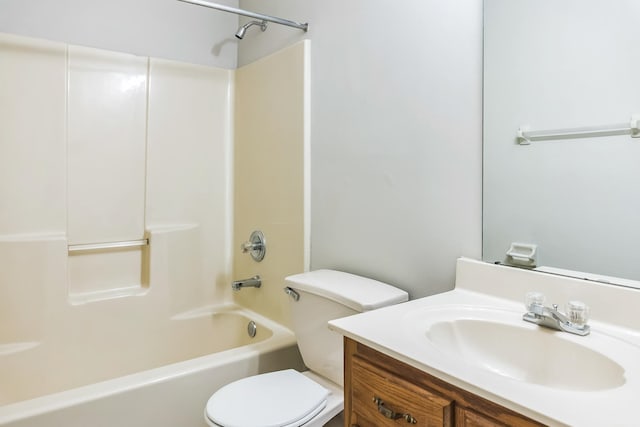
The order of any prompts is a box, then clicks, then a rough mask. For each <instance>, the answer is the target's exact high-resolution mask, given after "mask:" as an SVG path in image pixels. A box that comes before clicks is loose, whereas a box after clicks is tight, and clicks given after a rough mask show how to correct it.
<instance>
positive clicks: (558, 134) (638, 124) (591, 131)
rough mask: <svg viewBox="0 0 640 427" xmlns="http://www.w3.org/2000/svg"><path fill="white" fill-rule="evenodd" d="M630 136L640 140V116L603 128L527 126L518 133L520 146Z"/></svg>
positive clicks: (522, 127)
mask: <svg viewBox="0 0 640 427" xmlns="http://www.w3.org/2000/svg"><path fill="white" fill-rule="evenodd" d="M612 135H630V136H631V137H632V138H640V114H634V115H632V116H631V121H630V122H628V123H619V124H615V125H603V126H585V127H579V128H569V129H555V130H538V131H530V130H528V129H527V127H526V126H521V127H520V128H519V129H518V132H517V133H516V137H517V140H518V144H520V145H529V144H531V142H533V141H541V140H553V139H570V138H589V137H596V136H612Z"/></svg>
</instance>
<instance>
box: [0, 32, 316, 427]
mask: <svg viewBox="0 0 640 427" xmlns="http://www.w3.org/2000/svg"><path fill="white" fill-rule="evenodd" d="M279 55H284V56H279ZM279 57H281V58H282V60H279V59H278V58H279ZM274 58H275V59H274ZM0 61H1V62H2V64H3V65H2V67H0V82H2V83H3V84H2V85H1V86H0V95H1V96H0V204H1V206H2V208H1V209H0V266H1V268H0V377H2V378H3V379H7V381H8V382H6V381H3V386H2V388H1V389H0V410H2V409H3V408H4V409H5V412H6V409H7V408H9V407H11V406H15V405H16V404H20V405H24V404H26V402H28V401H29V399H43V398H47V399H48V398H49V397H48V396H53V395H56V394H57V393H61V392H62V393H63V394H64V391H65V390H70V389H74V388H76V387H81V386H91V385H92V384H102V383H103V382H104V381H106V383H105V384H107V383H109V381H113V379H114V378H117V377H120V376H123V375H125V376H129V375H136V373H141V372H146V371H147V370H149V369H160V368H161V367H163V366H173V365H174V364H178V365H176V366H180V363H183V361H185V360H188V359H192V358H201V357H204V356H206V355H208V354H210V353H215V352H217V351H224V352H226V351H227V350H228V349H231V348H234V347H238V346H240V347H242V346H246V345H250V344H248V343H247V342H246V340H244V338H241V337H237V338H229V337H228V333H226V332H225V334H222V332H221V331H222V330H223V329H226V328H225V327H224V321H223V320H220V319H222V318H223V317H224V318H226V319H227V320H228V316H226V317H225V316H222V317H221V316H217V317H216V316H214V313H218V312H220V310H222V311H223V312H228V311H229V310H232V311H233V310H241V311H242V309H236V308H234V307H235V306H234V304H233V300H234V298H235V299H238V300H239V301H240V302H241V303H243V304H244V305H245V306H248V308H249V309H250V310H251V309H253V310H254V311H255V312H258V313H254V314H255V316H260V315H261V314H260V313H263V314H266V315H267V316H268V317H271V318H273V319H275V320H276V321H278V322H281V323H285V324H286V323H287V318H286V315H285V314H284V313H283V312H282V310H281V307H283V306H284V305H285V304H286V295H284V293H282V291H281V287H280V286H278V285H279V283H281V282H282V278H284V276H286V275H288V274H292V273H297V272H300V271H303V270H304V269H305V265H306V263H307V262H308V250H307V249H305V248H307V247H308V237H306V236H307V234H306V232H305V230H306V229H307V228H308V225H305V224H306V223H305V219H306V214H307V213H308V209H307V207H306V206H307V204H308V200H306V199H305V196H304V195H303V194H302V193H300V194H297V193H296V192H303V191H304V190H305V188H307V186H308V176H307V174H308V171H307V168H306V167H305V165H306V162H307V161H308V159H307V157H306V156H308V148H307V147H308V138H306V135H308V130H307V129H306V126H307V123H308V122H304V123H299V122H298V120H304V119H305V118H306V103H307V102H308V100H307V98H306V97H308V90H307V88H308V87H307V85H308V78H307V77H308V76H306V71H305V70H306V69H307V62H308V44H307V42H305V43H299V44H298V45H295V46H294V47H292V48H289V49H285V50H284V51H283V52H282V53H277V54H274V55H272V56H271V57H269V58H266V59H265V60H261V61H258V62H257V63H256V65H253V67H254V68H255V70H254V71H251V70H250V71H248V72H245V73H244V77H241V79H244V80H246V81H247V83H246V84H247V85H250V84H251V82H252V81H253V83H255V79H256V78H257V79H260V77H259V76H264V75H271V76H274V75H280V76H281V77H280V80H279V81H276V82H273V81H271V80H269V81H268V82H266V83H265V85H264V86H265V89H264V93H265V94H269V93H270V90H269V87H271V84H272V83H273V87H275V88H277V89H278V90H279V93H281V95H282V96H281V97H279V99H278V100H277V102H279V103H281V104H282V105H279V106H280V107H283V108H282V109H283V111H285V112H291V111H297V110H300V111H301V112H302V113H301V114H300V115H299V117H293V118H292V117H288V116H286V115H284V114H282V115H280V116H278V115H277V114H273V113H271V114H269V120H276V121H278V120H279V121H280V122H276V123H271V126H272V127H273V129H274V131H273V132H270V133H271V135H270V136H269V137H268V138H267V140H266V141H261V142H259V143H260V144H269V143H270V140H269V138H274V139H276V140H279V141H280V142H279V143H278V145H276V151H275V152H274V153H273V154H272V157H273V159H271V158H263V161H264V162H265V163H266V164H269V167H271V168H273V170H284V171H287V170H291V171H293V172H292V173H293V174H294V175H291V174H289V175H287V173H283V174H281V176H279V177H278V178H277V179H278V180H284V181H288V182H292V181H295V180H299V181H300V182H301V183H300V185H297V186H293V187H291V188H287V190H288V191H287V192H283V191H282V189H280V188H277V187H274V188H271V190H270V191H273V194H274V196H273V199H272V200H274V201H275V203H277V204H278V205H282V204H283V203H285V202H287V201H289V200H293V201H294V202H293V204H294V205H295V204H296V203H298V204H301V203H302V204H304V205H303V206H299V207H297V208H296V209H288V210H287V212H288V213H287V212H284V213H283V214H284V215H287V214H288V215H293V216H299V217H300V218H294V217H293V216H292V217H290V218H286V217H282V216H279V214H280V213H282V212H281V211H280V210H277V209H276V210H277V211H278V212H276V214H274V215H270V214H269V215H267V216H266V217H265V218H264V219H261V217H260V213H259V212H245V213H243V214H242V215H240V217H239V218H238V220H234V203H235V205H236V206H238V205H240V206H244V205H247V204H248V202H247V201H243V200H242V198H243V197H250V195H249V193H248V192H247V191H248V190H247V188H246V185H248V184H243V185H245V186H244V187H242V191H241V193H242V194H240V195H238V194H235V195H234V178H233V170H234V162H235V164H239V165H242V163H243V162H244V161H245V160H247V159H243V158H238V155H239V154H238V152H237V149H236V153H235V154H234V148H233V147H234V144H241V146H242V147H245V148H246V147H249V146H250V144H251V143H256V142H251V141H249V142H246V141H245V142H242V141H237V142H234V134H235V133H242V132H238V131H237V129H239V128H240V127H244V126H250V125H251V124H252V123H257V122H259V120H258V119H256V118H255V117H252V116H250V114H256V115H260V114H261V112H260V111H259V110H257V109H250V110H251V111H247V112H246V113H247V114H248V115H247V116H245V117H243V118H242V119H238V120H234V116H235V115H236V114H237V113H236V112H235V110H234V108H235V104H236V103H237V102H239V103H240V104H241V105H244V104H243V101H242V99H241V98H240V99H236V98H235V96H236V95H235V94H236V90H237V89H236V71H234V70H224V69H218V68H211V67H204V66H197V65H191V64H185V63H179V62H174V61H168V60H163V59H157V58H146V57H138V56H133V55H128V54H122V53H116V52H108V51H102V50H97V49H92V48H87V47H79V46H69V45H64V44H60V43H54V42H49V41H45V40H38V39H30V38H25V37H19V36H14V35H9V34H0ZM259 63H262V64H264V67H263V68H260V67H261V66H260V65H259ZM256 67H257V68H256ZM269 70H271V71H269ZM274 70H275V74H274ZM238 71H240V70H238ZM265 72H266V74H265ZM252 73H253V74H252ZM298 74H299V75H298ZM252 75H253V76H254V77H251V76H252ZM247 76H249V77H247ZM292 77H294V78H292ZM288 81H289V82H291V83H290V86H292V87H293V88H292V89H291V91H289V92H288V91H287V90H285V91H284V92H283V91H282V89H283V88H285V89H286V87H287V82H288ZM240 92H241V91H240ZM245 93H246V91H245ZM247 96H249V94H247ZM258 105H261V106H263V107H264V108H270V109H272V110H276V109H278V108H274V106H273V104H269V102H265V101H264V100H262V101H259V102H258ZM282 133H284V138H283V135H282ZM267 134H269V132H267ZM286 144H289V146H287V145H286ZM289 148H295V149H294V150H291V153H290V155H289V156H284V157H283V156H281V154H282V153H281V152H280V150H284V151H288V150H289ZM243 149H244V148H243ZM263 153H264V152H261V154H260V155H262V154H263ZM234 157H235V158H234ZM247 161H253V160H247ZM278 162H280V163H278ZM294 163H298V164H297V165H296V166H295V167H292V166H293V164H294ZM239 167H240V166H237V167H235V169H238V168H239ZM289 190H291V191H289ZM265 196H266V197H268V195H265ZM285 206H287V205H286V203H285ZM292 206H293V205H292ZM289 207H290V208H291V206H289ZM235 209H237V208H235ZM238 222H239V223H240V224H244V226H246V228H247V229H246V230H244V229H242V227H241V226H240V225H239V224H238ZM234 223H236V224H235V230H234ZM271 224H277V226H278V227H275V228H274V227H272V226H271ZM287 224H289V226H287ZM254 227H263V228H265V229H267V230H269V231H271V228H274V229H273V231H271V234H270V235H268V236H267V238H268V241H270V244H271V245H273V246H272V247H271V252H270V253H269V255H268V256H267V258H268V259H266V260H265V263H264V264H263V265H261V266H260V268H261V269H262V270H260V271H258V270H256V266H255V265H251V264H246V263H245V260H242V262H240V264H239V265H238V263H237V262H235V261H234V260H233V257H234V256H235V254H236V252H239V251H237V250H236V249H233V248H232V247H235V246H236V245H235V244H234V240H243V239H246V236H248V235H249V233H250V231H251V229H252V228H254ZM234 232H235V233H237V234H238V236H237V237H236V236H233V234H234ZM132 240H140V241H143V242H147V241H148V244H143V245H141V246H134V247H126V248H111V249H93V250H80V251H71V250H70V249H73V248H74V247H75V248H78V246H79V245H87V244H101V243H113V242H122V241H132ZM280 247H282V248H283V249H282V250H280V249H278V248H280ZM291 254H299V255H298V256H297V257H291ZM239 256H242V255H239ZM269 257H270V258H269ZM288 258H292V259H293V262H291V261H290V260H288ZM267 261H268V262H267ZM234 264H236V266H235V271H234V273H233V274H234V275H242V276H241V277H244V275H246V274H250V275H253V274H255V273H260V274H261V275H263V277H266V278H267V280H266V282H265V285H266V286H265V288H266V289H261V290H260V292H262V294H261V297H262V298H261V297H260V295H249V294H248V291H243V292H247V293H246V294H245V295H242V296H238V295H236V296H233V295H232V294H231V289H230V286H229V284H230V282H231V280H232V279H233V277H232V271H233V268H234ZM243 270H247V273H246V274H245V272H244V271H243ZM243 299H244V300H243ZM203 307H208V308H207V309H206V310H209V311H210V312H206V313H204V314H202V313H200V314H201V317H202V318H201V319H200V320H198V321H195V320H189V321H185V320H184V319H185V316H187V317H188V316H189V315H188V314H186V313H193V312H194V310H195V311H196V312H198V310H202V309H203ZM211 307H214V308H211ZM229 307H231V308H229ZM206 310H205V311H206ZM248 313H251V311H249V312H248ZM250 317H251V314H246V313H245V314H241V315H239V316H236V318H242V319H249V318H250ZM180 319H182V320H180ZM265 321H269V319H266V320H265ZM269 329H271V330H276V329H278V325H277V324H275V326H272V327H270V328H269ZM233 330H238V331H239V332H238V334H242V333H244V332H243V331H244V328H243V327H235V328H233ZM284 331H285V332H284V334H285V335H279V336H280V337H281V338H279V339H278V340H276V341H277V343H276V344H275V347H270V346H269V347H268V349H267V350H264V351H266V352H267V353H269V352H273V351H276V350H277V351H279V350H278V349H279V348H280V349H283V348H289V349H295V341H294V340H293V338H292V336H290V335H286V334H287V332H286V328H285V329H284ZM223 335H224V338H223ZM282 337H284V338H282ZM216 340H218V341H221V342H222V341H224V342H225V343H224V344H220V346H219V347H220V348H218V347H216V346H215V345H212V342H215V341H216ZM234 343H235V344H234ZM234 354H235V353H234ZM287 354H289V353H287ZM238 357H239V358H240V359H242V358H243V357H244V356H238ZM256 360H257V359H256ZM282 363H283V364H285V365H290V364H291V363H292V359H291V358H288V359H287V358H286V357H285V358H283V360H282ZM258 365H260V366H258ZM267 365H269V366H267ZM267 365H264V366H262V364H257V363H256V364H253V365H252V366H254V368H255V369H258V370H259V369H277V368H280V367H284V366H278V363H275V364H273V363H272V364H267ZM189 369H192V368H189ZM224 369H225V368H222V370H223V371H224ZM243 372H244V371H242V370H241V371H239V373H238V374H237V375H243ZM253 373H256V372H254V371H251V372H249V371H247V372H245V374H253ZM176 375H177V374H176ZM216 375H217V374H216ZM143 377H144V375H143ZM135 384H136V385H134V386H132V387H134V388H138V387H140V386H141V385H140V384H141V383H139V382H137V383H135ZM220 385H221V384H218V385H215V384H213V383H212V384H211V386H210V387H209V389H206V393H210V392H211V393H212V392H213V391H215V388H216V387H219V386H220ZM3 405H4V406H3ZM62 405H63V406H64V404H62ZM54 406H55V405H54ZM177 410H178V411H179V409H177ZM200 415H201V414H198V417H199V416H200ZM3 416H5V417H6V419H11V416H10V414H6V413H3ZM69 422H70V423H69V424H67V425H74V424H73V422H71V421H69ZM83 422H86V420H84V421H83ZM16 425H18V424H16ZM78 425H81V424H78ZM132 425H133V424H132Z"/></svg>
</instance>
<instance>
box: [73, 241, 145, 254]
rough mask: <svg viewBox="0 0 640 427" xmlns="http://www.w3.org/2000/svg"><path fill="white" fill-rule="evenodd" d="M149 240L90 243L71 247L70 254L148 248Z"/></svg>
mask: <svg viewBox="0 0 640 427" xmlns="http://www.w3.org/2000/svg"><path fill="white" fill-rule="evenodd" d="M148 245H149V239H140V240H125V241H121V242H107V243H88V244H82V245H69V246H68V250H69V252H82V251H95V250H100V249H117V248H133V247H138V246H148Z"/></svg>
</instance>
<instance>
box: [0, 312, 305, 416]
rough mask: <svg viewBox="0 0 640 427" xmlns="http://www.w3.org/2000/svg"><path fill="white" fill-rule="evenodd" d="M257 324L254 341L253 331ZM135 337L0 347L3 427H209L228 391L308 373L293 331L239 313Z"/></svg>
mask: <svg viewBox="0 0 640 427" xmlns="http://www.w3.org/2000/svg"><path fill="white" fill-rule="evenodd" d="M251 321H253V322H254V323H255V325H256V326H257V328H256V334H255V336H254V337H250V336H249V334H248V330H247V328H248V324H249V322H251ZM131 329H132V330H133V332H132V333H131V334H129V333H127V331H126V330H124V331H121V335H122V337H121V339H118V337H117V336H111V337H108V338H109V339H108V344H107V340H106V338H105V340H104V341H105V343H104V345H102V346H100V345H97V346H95V345H92V346H87V345H86V343H84V344H83V341H82V340H78V339H77V338H78V337H75V338H76V339H75V340H73V342H75V343H76V344H73V342H72V341H71V340H69V341H68V342H62V343H59V344H58V345H57V346H56V345H54V344H49V343H47V342H42V343H40V342H24V343H15V344H12V345H11V346H0V405H2V406H0V426H11V427H44V426H46V427H51V426H55V427H57V426H60V427H76V426H77V427H88V426H89V427H101V426H105V427H107V426H108V427H113V426H119V427H123V426H125V427H126V426H131V427H145V426H166V427H198V426H206V424H205V423H204V419H203V411H204V407H205V404H206V401H207V399H208V398H209V397H210V396H211V394H212V393H213V392H215V391H216V390H218V389H219V388H220V387H222V386H223V385H225V384H227V383H229V382H231V381H234V380H236V379H239V378H243V377H246V376H248V375H254V374H258V373H263V372H269V371H273V370H278V369H284V368H289V367H292V368H295V369H302V368H303V366H302V361H301V358H300V355H299V353H298V349H297V346H296V341H295V337H294V335H293V333H292V332H291V331H290V330H288V329H286V328H284V327H283V326H281V325H279V324H277V323H275V322H273V321H271V320H269V319H267V318H264V317H263V316H260V315H258V314H257V313H254V312H251V311H248V310H246V309H243V308H240V307H238V306H234V305H225V306H211V307H204V308H201V309H198V310H194V311H190V312H188V313H182V314H180V315H177V316H173V317H171V318H170V319H168V321H167V322H166V324H165V323H163V324H160V325H155V327H149V326H147V327H146V329H145V330H144V331H140V330H136V328H135V327H134V326H133V325H132V327H131ZM140 334H143V336H142V337H141V336H139V335H140ZM130 335H134V336H133V338H132V337H131V336H130ZM99 341H100V337H97V339H96V340H95V342H96V343H99ZM136 342H137V345H136V344H135V343H136ZM77 343H80V344H77ZM132 343H134V344H132ZM86 347H91V350H87V349H86ZM94 347H95V348H94ZM80 359H82V363H79V360H80Z"/></svg>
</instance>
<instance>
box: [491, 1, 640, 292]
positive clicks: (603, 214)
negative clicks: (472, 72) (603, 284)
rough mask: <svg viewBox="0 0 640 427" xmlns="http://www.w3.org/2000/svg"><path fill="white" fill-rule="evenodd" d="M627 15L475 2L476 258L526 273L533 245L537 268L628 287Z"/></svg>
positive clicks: (632, 43) (637, 246)
mask: <svg viewBox="0 0 640 427" xmlns="http://www.w3.org/2000/svg"><path fill="white" fill-rule="evenodd" d="M639 16H640V1H637V0H485V1H484V31H485V34H484V135H483V138H484V142H483V144H484V148H483V150H484V160H483V161H484V182H483V204H484V208H483V259H484V260H485V261H488V262H504V263H511V264H520V265H526V264H527V262H528V261H527V256H525V255H522V253H524V252H527V251H528V250H529V248H528V246H527V245H535V246H536V265H537V267H538V268H540V269H543V270H547V271H552V272H560V273H561V274H567V273H568V272H567V270H570V271H571V272H570V273H575V272H585V274H583V273H577V274H578V275H579V276H580V277H583V278H590V279H594V280H601V281H614V280H615V281H616V283H618V284H622V285H626V286H634V287H640V138H638V137H635V136H638V135H635V134H637V133H638V131H637V130H634V128H633V126H634V123H635V125H636V126H637V122H640V120H638V119H640V117H638V116H637V115H640V55H639V54H638V51H639V49H640V25H638V23H637V19H638V17H639ZM634 115H636V116H635V117H633V118H632V116H634ZM634 120H637V121H636V122H634ZM519 129H521V130H523V131H524V134H523V135H521V136H523V137H522V138H519V137H518V130H519ZM567 129H568V130H569V131H570V132H569V135H565V136H562V135H559V134H561V133H562V132H563V131H564V130H567ZM548 130H552V131H554V132H553V133H554V134H555V136H554V135H553V134H552V135H550V136H543V137H538V138H536V137H535V135H536V132H537V131H548ZM557 130H560V131H561V132H556V131H557ZM593 131H595V133H590V132H593ZM632 134H634V135H632ZM527 140H529V141H530V143H529V144H527V142H529V141H527ZM512 243H520V244H524V249H522V248H520V252H517V253H516V256H515V257H508V256H506V253H507V251H508V250H509V249H510V247H511V244H512ZM614 278H623V279H630V280H618V279H614Z"/></svg>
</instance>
